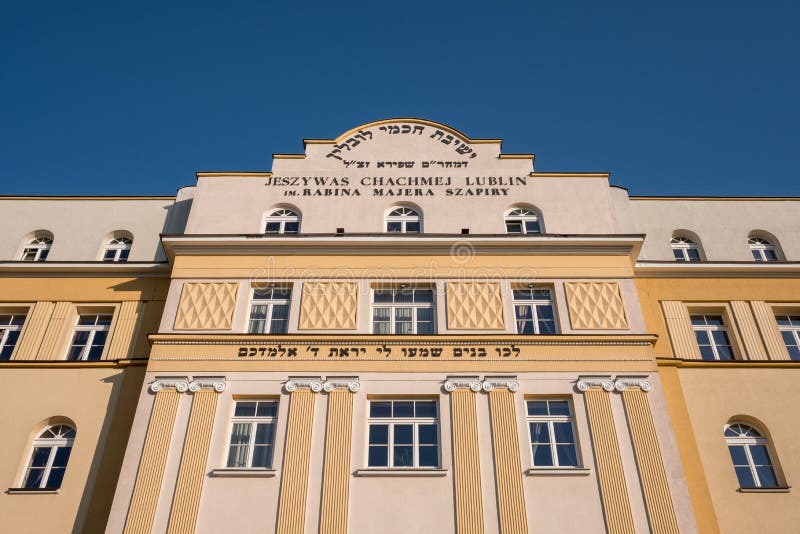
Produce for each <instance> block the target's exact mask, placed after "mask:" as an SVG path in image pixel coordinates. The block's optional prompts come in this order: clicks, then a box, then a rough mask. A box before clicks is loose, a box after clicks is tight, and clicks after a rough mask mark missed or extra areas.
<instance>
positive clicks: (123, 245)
mask: <svg viewBox="0 0 800 534" xmlns="http://www.w3.org/2000/svg"><path fill="white" fill-rule="evenodd" d="M132 245H133V239H130V238H128V237H114V238H112V239H111V241H109V242H108V243H106V246H105V249H104V251H103V261H119V262H123V261H128V256H129V255H130V253H131V246H132Z"/></svg>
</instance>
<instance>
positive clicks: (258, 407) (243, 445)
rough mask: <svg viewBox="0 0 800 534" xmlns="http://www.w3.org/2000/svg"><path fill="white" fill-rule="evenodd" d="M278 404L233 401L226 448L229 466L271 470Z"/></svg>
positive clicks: (258, 401)
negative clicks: (228, 443) (229, 435)
mask: <svg viewBox="0 0 800 534" xmlns="http://www.w3.org/2000/svg"><path fill="white" fill-rule="evenodd" d="M277 416H278V401H274V400H247V401H236V406H235V408H234V411H233V419H232V425H231V441H230V447H229V448H228V465H227V466H228V467H234V468H256V469H271V468H272V452H273V449H274V448H275V424H276V418H277Z"/></svg>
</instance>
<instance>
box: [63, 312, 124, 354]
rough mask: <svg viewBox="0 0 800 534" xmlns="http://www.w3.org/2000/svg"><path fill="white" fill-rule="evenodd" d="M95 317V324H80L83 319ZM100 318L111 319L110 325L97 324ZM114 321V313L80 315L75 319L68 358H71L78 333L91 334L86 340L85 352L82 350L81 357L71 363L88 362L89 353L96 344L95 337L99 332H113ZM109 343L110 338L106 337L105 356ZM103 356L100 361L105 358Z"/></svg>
mask: <svg viewBox="0 0 800 534" xmlns="http://www.w3.org/2000/svg"><path fill="white" fill-rule="evenodd" d="M89 316H95V317H97V319H95V324H78V323H80V321H81V317H89ZM100 317H110V318H111V320H110V321H109V323H108V324H97V321H98V320H99V318H100ZM113 321H114V315H113V314H112V313H107V312H105V313H104V312H96V313H95V312H92V313H79V314H78V317H77V319H75V327H74V328H73V329H72V338H71V339H70V342H69V346H68V347H67V357H69V354H70V352H72V347H73V345H75V343H74V341H75V336H76V334H77V333H78V332H89V337H88V338H87V339H86V343H85V344H84V346H83V350H81V353H80V357H79V358H76V359H74V360H70V361H86V358H87V357H88V356H89V351H90V350H91V348H92V344H93V342H94V336H95V334H97V332H110V330H111V323H112V322H113ZM108 342H109V338H108V337H106V340H105V342H104V343H103V355H104V354H105V352H106V350H107V349H108ZM103 355H101V356H100V359H102V358H103Z"/></svg>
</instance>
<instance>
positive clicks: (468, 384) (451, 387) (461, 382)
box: [444, 376, 483, 393]
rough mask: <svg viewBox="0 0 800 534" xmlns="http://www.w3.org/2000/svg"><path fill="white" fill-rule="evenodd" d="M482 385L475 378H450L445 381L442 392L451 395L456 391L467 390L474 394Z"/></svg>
mask: <svg viewBox="0 0 800 534" xmlns="http://www.w3.org/2000/svg"><path fill="white" fill-rule="evenodd" d="M482 387H483V386H482V384H481V381H480V379H479V378H478V377H477V376H451V377H448V378H447V380H445V383H444V390H445V391H447V392H448V393H452V392H453V391H455V390H457V389H463V388H469V389H470V390H471V391H474V392H475V393H477V392H479V391H480V390H481V389H482Z"/></svg>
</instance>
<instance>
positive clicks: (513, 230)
mask: <svg viewBox="0 0 800 534" xmlns="http://www.w3.org/2000/svg"><path fill="white" fill-rule="evenodd" d="M506 232H508V233H509V234H521V233H522V223H521V222H520V221H506Z"/></svg>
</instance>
